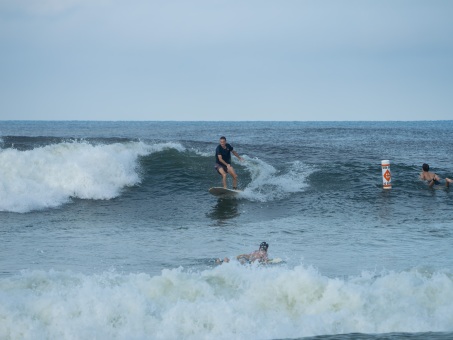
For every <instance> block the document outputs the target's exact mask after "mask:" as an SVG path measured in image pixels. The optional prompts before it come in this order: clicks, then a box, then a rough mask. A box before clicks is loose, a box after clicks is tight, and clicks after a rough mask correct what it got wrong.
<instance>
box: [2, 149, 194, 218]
mask: <svg viewBox="0 0 453 340" xmlns="http://www.w3.org/2000/svg"><path fill="white" fill-rule="evenodd" d="M170 148H174V149H177V150H178V151H184V150H185V149H184V147H183V146H181V145H180V144H177V143H162V144H152V145H147V144H145V143H142V142H131V143H116V144H108V145H92V144H89V143H85V142H64V143H59V144H53V145H48V146H45V147H40V148H36V149H33V150H28V151H19V150H16V149H5V150H1V151H0V172H1V176H0V211H12V212H28V211H32V210H37V209H44V208H48V207H56V206H59V205H61V204H63V203H65V202H68V201H69V200H70V198H71V197H77V198H82V199H111V198H114V197H117V196H118V195H119V194H120V192H121V190H122V189H123V188H124V187H126V186H132V185H135V184H137V183H139V182H140V176H139V172H138V169H137V160H138V157H139V156H144V155H148V154H151V153H153V152H159V151H163V150H165V149H170Z"/></svg>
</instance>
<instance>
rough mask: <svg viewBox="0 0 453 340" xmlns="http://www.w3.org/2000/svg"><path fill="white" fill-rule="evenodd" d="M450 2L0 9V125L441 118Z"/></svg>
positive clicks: (450, 62)
mask: <svg viewBox="0 0 453 340" xmlns="http://www.w3.org/2000/svg"><path fill="white" fill-rule="evenodd" d="M452 18H453V1H450V0H426V1H420V0H375V1H371V0H344V1H340V0H330V1H329V0H279V1H277V0H274V1H269V0H206V1H199V0H193V1H187V0H185V1H184V0H180V1H178V0H175V1H172V0H163V1H160V0H155V1H153V0H148V1H145V0H129V1H125V0H40V1H37V0H0V120H178V121H186V120H191V121H198V120H201V121H228V120H234V121H244V120H246V121H257V120H260V121H269V120H271V121H351V120H352V121H356V120H363V121H370V120H371V121H383V120H384V121H386V120H397V121H398V120H403V121H405V120H451V119H453V19H452Z"/></svg>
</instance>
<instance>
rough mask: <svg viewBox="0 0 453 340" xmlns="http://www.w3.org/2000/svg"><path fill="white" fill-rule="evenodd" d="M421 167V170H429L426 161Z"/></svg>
mask: <svg viewBox="0 0 453 340" xmlns="http://www.w3.org/2000/svg"><path fill="white" fill-rule="evenodd" d="M422 169H423V171H429V165H428V164H426V163H423V165H422Z"/></svg>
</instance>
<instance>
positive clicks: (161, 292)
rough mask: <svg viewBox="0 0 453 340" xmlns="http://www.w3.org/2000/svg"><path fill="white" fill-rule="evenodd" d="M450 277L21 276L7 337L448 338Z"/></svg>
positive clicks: (302, 271)
mask: <svg viewBox="0 0 453 340" xmlns="http://www.w3.org/2000/svg"><path fill="white" fill-rule="evenodd" d="M452 299H453V280H452V277H451V275H449V274H447V273H433V274H429V275H428V274H423V273H420V272H418V271H415V270H414V271H408V272H401V273H387V274H383V275H379V276H375V275H374V274H367V273H365V274H362V275H361V276H360V277H355V278H351V279H348V280H344V279H332V278H328V277H325V276H322V275H320V274H319V273H318V272H317V271H316V270H314V269H312V268H306V267H304V266H297V267H295V268H293V269H289V268H285V267H270V268H269V267H259V266H252V267H246V266H245V267H244V266H241V265H239V264H237V263H234V262H232V263H228V264H224V265H221V266H218V267H217V268H214V269H210V270H205V271H203V272H187V271H184V270H182V269H181V268H180V269H173V270H163V271H162V274H161V275H158V276H154V277H151V276H149V275H148V274H144V273H142V274H127V275H126V274H119V273H115V272H106V273H103V274H96V275H83V274H74V273H70V272H54V271H50V272H44V271H25V272H23V273H22V274H21V275H17V276H14V277H10V278H2V279H0V301H2V303H1V304H0V324H1V325H2V326H1V327H0V338H2V339H5V338H6V339H8V338H13V339H17V338H20V339H44V338H45V339H87V338H90V339H91V338H109V339H110V338H124V339H125V338H128V339H144V338H147V339H148V338H151V339H182V338H184V339H232V338H234V339H269V338H297V337H304V336H313V335H321V334H339V333H355V332H359V333H389V332H428V331H436V332H451V331H453V304H452V303H451V301H452Z"/></svg>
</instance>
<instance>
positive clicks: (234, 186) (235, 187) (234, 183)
mask: <svg viewBox="0 0 453 340" xmlns="http://www.w3.org/2000/svg"><path fill="white" fill-rule="evenodd" d="M228 173H229V174H230V175H231V177H233V189H237V187H238V175H236V172H235V171H234V169H233V167H232V166H230V168H229V169H228Z"/></svg>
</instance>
